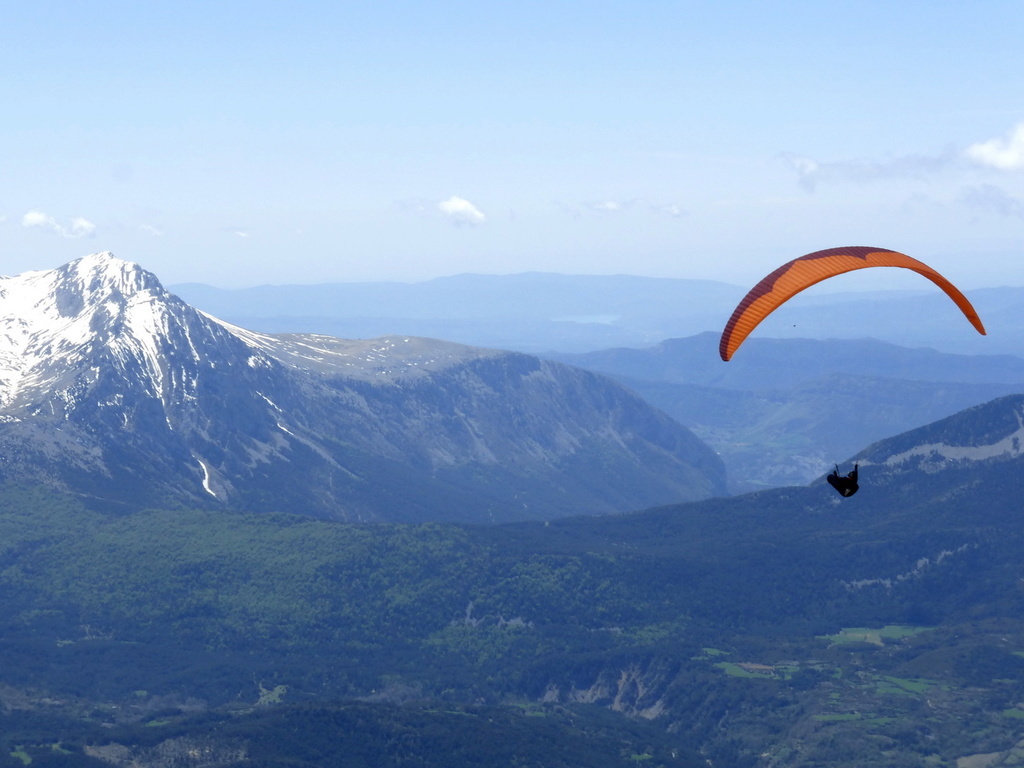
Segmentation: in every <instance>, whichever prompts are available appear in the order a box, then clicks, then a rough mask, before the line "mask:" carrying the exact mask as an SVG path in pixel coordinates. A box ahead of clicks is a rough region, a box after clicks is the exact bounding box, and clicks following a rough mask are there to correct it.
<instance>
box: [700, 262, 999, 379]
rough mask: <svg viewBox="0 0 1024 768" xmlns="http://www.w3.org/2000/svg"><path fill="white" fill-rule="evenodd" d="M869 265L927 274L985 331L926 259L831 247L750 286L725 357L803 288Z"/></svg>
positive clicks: (729, 331) (726, 335)
mask: <svg viewBox="0 0 1024 768" xmlns="http://www.w3.org/2000/svg"><path fill="white" fill-rule="evenodd" d="M867 267H903V268H904V269H911V270H913V271H914V272H917V273H918V274H919V275H924V276H925V277H927V278H928V279H929V280H931V281H932V282H933V283H935V284H936V285H937V286H939V288H941V289H942V290H943V291H945V292H946V295H947V296H949V298H951V299H952V300H953V301H954V302H955V303H956V305H957V306H958V307H960V310H961V311H962V312H963V313H964V315H966V316H967V319H968V320H970V321H971V325H973V326H974V327H975V328H976V329H977V331H978V333H980V334H982V335H984V333H985V326H983V325H982V324H981V318H979V317H978V313H977V312H975V311H974V307H973V306H971V302H969V301H968V300H967V297H966V296H964V295H963V294H962V293H960V291H959V290H958V289H957V287H956V286H955V285H953V284H952V283H951V282H949V280H947V279H946V278H944V277H943V276H942V275H940V274H939V273H938V272H936V271H935V270H934V269H932V268H931V267H929V266H928V265H927V264H925V263H924V262H921V261H918V260H917V259H912V258H911V257H910V256H907V255H906V254H903V253H898V252H896V251H888V250H886V249H884V248H867V247H864V246H850V247H848V248H828V249H826V250H824V251H815V252H814V253H809V254H807V255H806V256H801V257H800V258H798V259H793V260H792V261H790V262H788V263H786V264H783V265H782V266H781V267H779V268H778V269H776V270H775V271H774V272H772V273H771V274H770V275H768V276H767V277H765V278H764V279H763V280H762V281H761V282H759V283H758V284H757V285H755V286H754V287H753V288H751V289H750V293H748V294H747V295H746V296H745V297H743V301H741V302H740V303H739V305H738V306H737V307H736V309H735V310H734V311H733V313H732V317H730V318H729V322H728V323H726V325H725V330H724V331H722V340H721V342H720V343H719V345H718V352H719V354H720V355H721V356H722V359H723V360H728V359H729V358H731V357H732V356H733V353H734V352H735V351H736V350H737V349H738V348H739V346H740V344H742V343H743V340H744V339H745V338H747V336H749V335H750V333H751V331H753V330H754V328H756V327H757V325H758V323H760V322H761V321H762V320H764V319H765V318H766V317H768V315H770V314H771V313H772V312H773V311H775V309H777V308H778V307H779V306H781V305H782V304H784V303H785V302H787V301H788V300H789V299H791V298H792V297H793V296H795V295H796V294H798V293H800V291H802V290H804V289H805V288H809V287H811V286H812V285H814V284H815V283H820V282H821V281H822V280H827V279H828V278H830V277H834V276H836V275H841V274H843V273H845V272H852V271H853V270H855V269H866V268H867Z"/></svg>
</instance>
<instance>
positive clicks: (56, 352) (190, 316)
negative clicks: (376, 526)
mask: <svg viewBox="0 0 1024 768" xmlns="http://www.w3.org/2000/svg"><path fill="white" fill-rule="evenodd" d="M0 341H2V343H0V476H2V477H3V478H4V479H6V480H8V481H11V480H13V481H31V482H42V483H48V484H53V485H54V486H56V487H58V488H62V489H66V490H70V491H72V492H75V493H78V494H81V495H83V496H86V497H92V498H95V499H96V500H98V501H99V502H102V503H123V504H126V505H129V506H131V507H138V506H142V505H147V504H148V505H158V506H163V505H169V504H170V505H191V506H194V505H213V506H219V507H228V508H235V509H246V510H250V511H255V510H278V511H291V512H300V513H303V514H309V515H314V516H320V517H329V518H337V519H345V520H367V521H370V520H372V521H400V520H401V521H418V520H436V519H445V520H462V521H474V522H494V521H501V520H510V519H530V518H548V517H557V516H559V515H566V514H591V513H600V512H611V511H626V510H631V509H636V508H639V507H644V506H649V505H652V504H661V503H669V502H674V501H679V500H683V499H697V498H703V497H707V496H710V495H715V494H719V493H722V492H724V488H725V486H724V470H723V467H722V464H721V461H720V460H719V459H718V458H717V456H716V455H715V454H714V453H713V452H712V451H711V450H710V449H709V448H708V447H707V446H705V445H704V444H703V443H702V442H701V441H700V440H699V439H697V438H696V437H695V436H693V435H692V434H691V433H690V432H689V431H688V430H686V429H685V428H683V427H681V426H679V425H678V424H676V423H675V422H673V421H672V420H671V419H670V418H668V417H667V416H665V415H664V414H662V413H660V412H659V411H657V410H655V409H653V408H651V407H650V406H648V405H647V404H646V403H645V402H644V401H642V400H641V399H640V398H639V397H638V396H636V395H634V394H633V393H631V392H629V391H628V390H626V389H625V388H623V387H622V386H620V385H618V384H616V383H614V382H612V381H611V380H609V379H607V378H604V377H602V376H599V375H595V374H593V373H589V372H586V371H583V370H580V369H575V368H570V367H568V366H565V365H563V364H560V363H555V362H550V361H542V360H539V359H537V358H535V357H530V356H528V355H524V354H519V353H509V352H499V351H495V350H485V349H478V348H471V347H466V346H461V345H458V344H452V343H447V342H441V341H434V340H425V339H418V338H413V337H406V336H389V337H383V338H378V339H374V340H370V341H345V340H341V339H336V338H332V337H327V336H324V335H313V334H291V335H269V334H265V333H257V332H253V331H247V330H244V329H242V328H240V327H237V326H234V325H231V324H228V323H225V322H222V321H220V320H218V319H216V318H214V317H213V316H211V315H208V314H205V313H203V312H200V311H198V310H196V309H194V308H193V307H191V306H189V305H188V304H186V303H185V302H184V301H182V300H181V299H179V298H178V297H176V296H174V295H173V294H171V293H169V292H168V291H166V290H165V289H164V288H163V287H162V286H161V284H160V282H159V281H158V280H157V278H156V277H155V276H154V275H153V274H151V273H149V272H147V271H145V270H143V269H142V268H140V267H138V266H137V265H135V264H131V263H129V262H125V261H122V260H119V259H117V258H115V257H114V256H113V255H111V254H109V253H103V254H94V255H92V256H88V257H85V258H83V259H79V260H77V261H73V262H71V263H69V264H66V265H64V266H63V267H60V268H58V269H55V270H50V271H45V272H31V273H26V274H24V275H20V276H17V277H10V278H3V279H2V280H0Z"/></svg>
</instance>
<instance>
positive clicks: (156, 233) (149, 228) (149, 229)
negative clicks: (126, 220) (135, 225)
mask: <svg viewBox="0 0 1024 768" xmlns="http://www.w3.org/2000/svg"><path fill="white" fill-rule="evenodd" d="M139 229H141V230H142V231H143V232H145V233H146V234H147V235H153V237H160V236H161V235H163V230H160V229H157V228H156V227H154V226H153V225H152V224H139Z"/></svg>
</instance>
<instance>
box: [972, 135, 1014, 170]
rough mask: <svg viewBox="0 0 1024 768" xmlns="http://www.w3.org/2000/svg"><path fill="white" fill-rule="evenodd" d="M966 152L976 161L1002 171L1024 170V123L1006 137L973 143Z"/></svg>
mask: <svg viewBox="0 0 1024 768" xmlns="http://www.w3.org/2000/svg"><path fill="white" fill-rule="evenodd" d="M964 154H965V155H967V157H968V158H970V159H971V160H973V161H974V162H976V163H979V164H981V165H987V166H989V167H990V168H998V169H999V170H1001V171H1015V170H1024V123H1018V124H1017V125H1016V126H1015V127H1014V128H1013V130H1011V131H1010V134H1009V136H1007V137H1006V138H1000V139H991V140H989V141H982V142H979V143H977V144H971V146H969V147H968V148H967V149H966V150H964Z"/></svg>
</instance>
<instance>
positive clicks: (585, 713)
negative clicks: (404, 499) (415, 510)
mask: <svg viewBox="0 0 1024 768" xmlns="http://www.w3.org/2000/svg"><path fill="white" fill-rule="evenodd" d="M1017 405H1018V404H1017V403H1016V401H1013V402H1008V403H1005V404H1003V405H998V407H997V408H994V409H990V410H989V411H986V412H985V413H984V414H980V415H979V414H975V416H974V417H971V419H973V420H972V421H971V424H973V426H972V427H971V428H970V429H968V428H967V425H965V424H956V423H954V424H952V425H946V426H945V427H941V428H939V427H936V430H935V431H933V433H929V434H928V435H925V436H924V438H926V439H928V440H931V441H934V440H936V439H937V438H936V436H938V437H941V439H942V440H945V441H947V442H950V441H952V440H953V438H952V437H951V435H952V433H953V431H955V432H957V433H959V434H961V435H963V434H967V433H968V432H970V431H971V430H973V434H974V435H975V437H976V438H977V439H976V440H975V442H976V443H979V444H980V442H984V440H985V439H988V438H993V439H995V438H994V437H993V436H997V435H996V433H997V432H998V433H999V434H1002V433H1003V432H1005V431H1006V429H1009V428H1011V427H1012V428H1013V429H1016V424H1013V425H1005V424H1002V422H1001V421H1000V419H1001V417H999V416H998V413H1003V412H1006V413H1009V412H1010V411H1009V410H1007V409H1008V408H1016V407H1017ZM1000 409H1002V410H1000ZM965 418H966V417H965ZM985 420H987V421H985ZM982 421H985V424H982ZM1004 427H1006V429H1004ZM968 436H969V435H968ZM972 439H973V438H972ZM979 441H980V442H979ZM893 446H894V447H893V448H892V450H893V451H895V450H897V448H899V449H900V450H904V449H903V448H900V445H899V444H898V441H897V442H894V443H893ZM884 453H885V451H882V450H881V449H880V448H879V449H875V450H874V452H873V453H871V454H870V456H869V455H866V456H865V459H866V461H867V463H866V465H865V467H864V468H863V470H862V490H861V492H860V493H859V494H858V495H857V496H855V497H853V498H851V499H848V500H840V499H839V497H837V496H835V495H834V494H833V493H832V491H831V489H829V488H828V487H827V486H825V485H824V484H816V485H813V486H811V487H803V488H787V489H780V490H776V491H766V492H761V493H757V494H749V495H746V496H741V497H735V498H723V499H716V500H710V501H706V502H700V503H694V504H688V505H682V506H675V507H665V508H661V509H657V510H651V511H648V512H644V513H638V514H632V515H621V516H612V517H602V518H575V519H565V520H559V521H551V522H549V523H523V524H515V525H505V526H490V527H481V528H477V527H466V526H452V525H439V524H430V525H421V526H400V525H398V526H396V525H376V526H375V525H360V524H346V523H335V522H324V521H316V520H311V519H308V518H302V517H297V516H290V515H287V514H278V515H268V514H264V515H244V514H224V513H222V512H219V513H218V512H212V511H195V512H188V511H175V512H168V511H162V510H148V511H138V512H136V513H133V514H127V515H112V514H110V513H108V512H98V511H93V510H90V509H89V508H87V507H86V506H84V505H83V504H82V503H81V502H80V501H77V500H74V499H72V498H70V497H57V496H52V495H48V494H46V493H44V492H42V491H40V490H39V489H34V490H25V489H21V490H19V489H16V488H11V487H8V488H6V489H5V492H4V495H3V509H2V514H0V527H2V530H0V542H3V543H2V550H0V599H2V601H3V604H4V605H5V608H6V610H5V612H4V614H3V616H2V617H0V659H2V666H0V670H2V672H0V683H2V687H0V693H2V698H0V700H2V702H3V706H4V711H5V712H6V713H7V716H6V720H5V722H6V724H7V725H6V726H5V729H6V730H5V733H6V736H5V738H6V739H7V740H8V744H9V746H10V752H9V754H18V753H19V750H20V752H21V753H24V754H36V755H38V754H40V750H42V751H45V750H50V751H49V752H46V754H47V759H50V760H57V761H58V763H57V764H60V763H59V761H61V760H63V761H64V764H66V765H73V764H75V763H74V762H69V761H73V760H78V759H81V760H100V759H103V760H107V761H108V762H107V763H106V764H124V765H127V764H128V763H127V762H121V763H118V762H116V760H114V759H113V757H112V756H114V755H121V756H122V758H123V760H124V761H127V760H128V757H125V756H133V757H131V759H136V758H138V759H139V760H142V757H144V756H146V755H150V756H152V755H154V754H156V753H157V752H156V751H154V750H157V751H159V750H161V749H162V750H165V751H166V750H173V749H174V748H175V745H178V746H181V745H182V744H196V743H202V744H210V745H213V746H211V747H210V748H211V749H213V748H214V747H216V749H219V750H221V752H220V753H219V754H222V755H225V756H227V757H225V758H224V759H223V760H222V761H221V762H217V763H213V764H216V765H235V764H237V765H259V764H261V763H259V762H258V761H257V760H256V753H255V752H254V751H253V750H255V749H256V746H255V745H257V744H264V745H266V744H269V743H270V742H273V744H274V745H275V746H274V747H273V749H271V748H270V747H266V746H264V747H260V749H261V750H263V751H262V754H264V755H266V756H267V760H266V761H265V762H264V763H262V764H264V765H275V766H276V765H284V764H287V760H288V759H291V758H296V759H298V757H299V756H300V755H306V757H303V758H302V759H305V760H307V761H311V762H312V763H313V764H316V758H314V757H308V755H312V754H315V749H320V748H321V747H319V746H315V745H318V744H319V745H321V746H322V747H323V748H324V749H328V748H333V747H330V746H329V745H326V746H324V744H325V742H324V741H323V738H324V736H323V728H322V724H323V723H324V722H343V721H344V722H348V720H346V718H350V717H356V718H357V719H359V722H361V723H376V725H374V726H373V728H372V729H370V731H372V732H373V733H377V734H380V735H379V736H373V737H372V739H377V741H375V742H374V743H375V744H376V745H377V746H372V745H371V744H370V743H369V741H367V740H370V739H371V736H367V737H366V739H367V740H364V741H359V740H358V739H355V740H354V741H353V738H355V737H353V736H352V735H351V734H349V735H344V734H343V733H342V731H344V729H341V730H340V731H338V732H337V733H338V739H342V736H344V739H342V740H340V741H336V742H331V744H335V745H336V746H337V748H339V749H341V748H343V749H345V750H352V751H353V754H355V753H359V754H364V755H368V754H373V755H375V756H376V757H375V758H374V760H377V762H374V760H369V758H367V759H368V760H369V763H371V764H379V765H392V764H398V763H400V762H401V759H404V758H402V757H401V755H402V754H405V755H406V756H408V755H413V754H414V755H417V756H418V759H421V760H422V761H423V762H422V764H423V765H433V764H441V763H440V762H437V763H431V762H430V760H432V759H435V758H436V755H434V754H433V752H431V750H435V749H436V750H438V751H440V752H444V753H446V754H451V755H462V756H463V757H465V758H466V759H467V760H469V759H470V758H469V757H466V756H474V757H473V758H472V759H483V758H482V757H481V756H480V753H478V752H474V751H472V750H470V749H469V747H467V746H465V745H466V744H469V743H473V742H475V741H476V740H478V739H480V738H488V739H490V738H493V739H496V740H498V741H500V742H501V743H502V744H503V745H504V746H503V748H508V749H510V750H511V751H512V752H516V754H517V755H518V757H515V756H514V755H511V753H505V756H504V757H501V758H496V759H499V760H506V761H509V762H511V761H512V759H513V757H515V759H519V758H522V759H521V764H526V765H563V764H564V765H600V764H602V763H600V762H595V761H592V760H589V759H588V760H587V761H584V760H583V759H582V758H581V757H580V755H582V754H583V753H580V752H572V751H571V750H570V752H571V755H570V754H569V753H566V752H559V749H561V748H562V747H565V746H567V745H572V744H575V743H577V742H576V741H575V740H576V739H578V738H580V737H581V736H582V735H583V734H586V739H588V740H590V741H591V743H592V744H594V743H610V742H608V741H607V740H608V739H611V740H615V741H616V743H617V744H619V745H620V748H619V749H618V750H612V751H613V752H614V754H611V753H610V752H609V753H608V759H609V762H607V763H606V764H607V765H618V764H620V763H617V762H615V761H616V760H626V761H630V760H638V759H642V760H644V762H645V764H650V765H665V766H669V765H691V764H692V765H696V764H700V761H702V760H707V759H711V760H712V761H713V763H714V764H715V765H718V766H723V765H724V766H751V767H753V766H759V767H766V766H782V765H785V766H853V765H858V766H860V765H865V764H886V765H908V766H910V765H938V766H945V765H948V766H953V765H956V760H957V759H959V758H962V757H966V756H971V755H978V754H991V755H995V756H996V757H994V758H993V760H994V761H995V762H991V763H990V765H1011V764H1013V762H1012V761H1013V760H1015V759H1017V758H1016V757H1015V755H1017V754H1018V752H1017V751H1015V750H1016V747H1015V745H1016V744H1017V742H1018V740H1019V739H1021V738H1024V706H1022V704H1024V658H1022V655H1024V622H1022V620H1021V618H1020V617H1021V616H1022V615H1024V593H1022V588H1021V583H1022V582H1021V577H1022V575H1024V574H1022V572H1021V565H1020V557H1019V552H1020V551H1021V548H1022V547H1024V519H1022V518H1021V516H1020V514H1019V509H1020V508H1019V504H1018V503H1017V499H1019V498H1020V496H1021V492H1022V491H1024V480H1021V477H1022V472H1021V470H1022V469H1024V466H1022V463H1021V462H1022V461H1024V459H1021V458H1020V457H1019V456H1018V457H1017V458H1014V457H1013V454H1007V455H1006V456H1004V457H1003V458H1001V459H998V460H996V459H987V460H984V461H971V462H967V463H959V464H958V463H956V462H953V463H948V462H947V464H946V465H944V466H943V467H942V469H941V471H936V467H935V466H934V464H932V465H917V464H915V465H907V466H905V467H903V468H902V469H901V467H900V465H895V464H892V465H890V464H886V463H884V456H883V454H884ZM878 462H882V463H878ZM346 702H347V703H346ZM356 703H358V706H355V705H356ZM354 706H355V708H353V707H354ZM481 706H485V707H499V708H501V709H500V711H501V712H504V713H505V714H503V715H501V716H492V715H486V717H487V724H486V725H485V724H484V722H483V720H481V719H479V718H480V717H481V715H480V713H481V711H482V710H480V709H478V708H479V707H481ZM339 707H340V709H339ZM467 708H468V709H467ZM509 708H511V709H509ZM446 712H447V713H462V714H461V715H460V716H458V717H454V715H452V716H451V717H454V719H450V716H449V715H445V714H443V713H446ZM360 718H361V719H360ZM454 723H458V724H461V725H464V726H465V728H455V730H454V731H453V730H452V728H453V724H454ZM645 723H646V725H644V724H645ZM641 726H642V727H641ZM481 728H483V729H491V730H489V731H488V732H489V733H490V734H491V736H482V734H484V733H485V731H484V730H480V729H481ZM436 729H440V731H442V732H445V733H449V734H454V735H452V736H451V739H454V741H452V740H451V739H449V740H448V741H444V740H442V741H441V742H439V741H432V740H431V739H432V737H430V736H429V734H430V733H433V732H435V731H436ZM637 729H639V730H637ZM370 731H367V733H369V732H370ZM403 733H404V734H406V735H405V736H401V734H403ZM298 734H308V735H306V736H300V735H298ZM446 738H447V737H446ZM181 739H185V740H186V741H185V742H182V741H180V740H181ZM188 739H193V740H195V739H198V740H199V741H195V742H190V741H188ZM296 739H297V741H295V740H296ZM595 739H596V740H597V741H596V742H595V741H594V740H595ZM176 740H178V741H176ZM545 740H546V741H545ZM602 740H605V741H602ZM58 743H59V744H62V745H63V747H62V748H63V749H65V750H67V751H68V754H67V755H64V756H63V757H55V756H54V755H55V754H56V753H53V750H52V745H53V744H58ZM399 743H407V744H411V745H414V746H410V747H409V748H408V750H407V751H406V752H402V750H400V749H397V747H395V745H396V744H399ZM541 743H549V744H551V745H552V746H551V748H550V750H547V751H546V754H547V755H548V757H542V756H541V755H539V754H538V753H537V751H536V747H537V746H538V744H541ZM389 744H390V745H391V746H387V745H389ZM460 744H461V745H462V746H459V745H460ZM429 745H434V746H429ZM516 745H518V746H516ZM307 747H308V749H307ZM314 747H315V749H314ZM396 749H397V751H396ZM25 750H28V751H25ZM147 750H149V751H147ZM232 750H234V751H232ZM240 750H241V751H240ZM304 750H305V751H304ZM367 750H369V751H367ZM374 750H376V751H374ZM466 750H469V751H466ZM517 750H518V751H517ZM243 752H244V753H245V755H246V757H245V760H247V761H248V762H246V761H242V762H239V760H241V758H239V757H238V755H241V754H242V753H243ZM51 753H52V754H51ZM87 753H88V754H87ZM61 754H63V753H61ZM90 755H91V756H90ZM231 755H234V756H235V757H234V758H232V759H234V760H235V762H231V760H229V759H228V757H230V756H231ZM559 755H562V757H559ZM673 755H674V757H673ZM645 756H646V757H645ZM548 758H550V760H548ZM570 758H571V759H570ZM997 758H998V760H997ZM146 760H150V762H145V760H142V762H139V763H138V764H140V765H157V764H159V763H157V762H153V761H152V759H151V757H147V758H146ZM559 760H562V762H558V761H559ZM573 760H577V762H573ZM389 761H390V762H389ZM648 761H650V762H648ZM999 761H1002V762H999ZM79 764H82V765H86V764H94V763H85V762H82V763H79ZM299 764H302V763H301V761H300V762H299ZM451 764H459V763H458V762H457V761H455V762H452V763H451Z"/></svg>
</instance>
